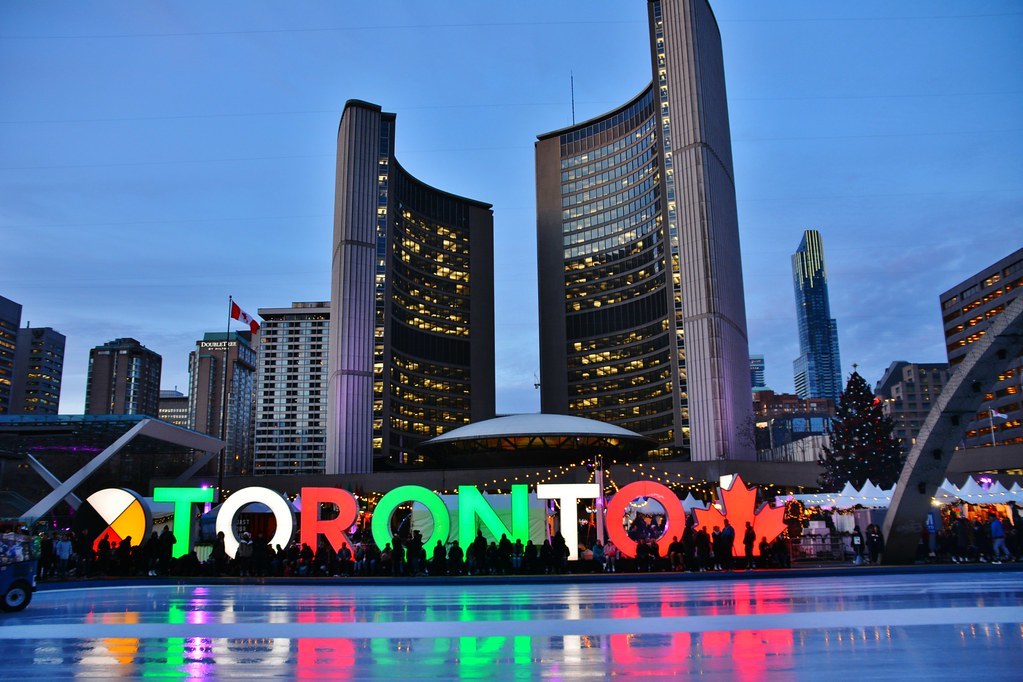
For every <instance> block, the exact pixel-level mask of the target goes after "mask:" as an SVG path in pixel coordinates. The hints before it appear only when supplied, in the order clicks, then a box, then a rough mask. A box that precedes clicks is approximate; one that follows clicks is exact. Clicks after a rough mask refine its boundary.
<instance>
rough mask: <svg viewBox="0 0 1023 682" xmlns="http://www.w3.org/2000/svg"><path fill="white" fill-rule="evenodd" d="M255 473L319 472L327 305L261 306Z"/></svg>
mask: <svg viewBox="0 0 1023 682" xmlns="http://www.w3.org/2000/svg"><path fill="white" fill-rule="evenodd" d="M259 316H260V317H261V318H263V325H262V327H261V328H260V330H259V357H258V371H257V374H256V439H255V455H254V456H255V460H254V463H253V468H252V471H253V473H254V474H257V475H260V474H265V475H272V474H322V473H324V471H325V470H326V461H325V456H326V452H327V447H326V446H327V348H328V344H329V343H330V339H329V335H330V302H329V301H323V302H319V303H317V302H307V303H292V304H291V307H290V308H260V309H259Z"/></svg>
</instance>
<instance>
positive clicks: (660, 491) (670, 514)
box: [607, 481, 686, 557]
mask: <svg viewBox="0 0 1023 682" xmlns="http://www.w3.org/2000/svg"><path fill="white" fill-rule="evenodd" d="M637 497H651V498H653V499H655V500H657V501H658V502H659V503H660V504H661V506H662V507H664V535H662V536H661V537H662V538H670V537H671V531H672V522H671V520H672V519H673V518H674V519H682V523H683V527H684V524H685V518H686V510H685V507H683V506H682V503H681V502H679V499H678V497H676V496H675V493H673V492H671V489H670V488H668V486H666V485H662V484H660V483H655V482H653V481H635V482H633V483H630V484H628V485H626V486H623V487H621V488H619V489H618V492H617V493H615V496H614V497H613V498H611V501H610V502H608V504H607V519H608V523H607V534H608V537H610V538H611V540H612V541H613V542H614V543H615V544H616V545H618V549H619V550H621V552H622V554H624V555H625V556H629V557H634V556H636V542H635V540H633V539H632V538H630V537H629V534H628V533H626V532H625V528H624V527H623V526H622V519H624V518H625V507H626V506H627V505H628V504H629V503H630V502H632V501H633V500H634V499H636V498H637ZM658 552H660V554H661V556H662V557H663V556H667V552H668V548H667V547H665V546H664V545H662V544H659V545H658Z"/></svg>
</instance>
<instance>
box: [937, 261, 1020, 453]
mask: <svg viewBox="0 0 1023 682" xmlns="http://www.w3.org/2000/svg"><path fill="white" fill-rule="evenodd" d="M1021 291H1023V249H1018V250H1016V251H1014V252H1013V253H1011V254H1009V255H1008V256H1006V257H1005V258H1002V259H1001V260H999V261H998V262H997V263H993V264H992V265H990V266H988V267H986V268H984V269H983V270H981V271H980V272H978V273H977V274H975V275H974V276H972V277H970V278H968V279H966V280H964V281H962V282H960V283H959V284H957V285H955V286H954V287H952V288H951V289H949V290H948V291H946V292H945V293H943V294H941V296H940V297H939V298H940V302H941V315H942V318H941V319H942V323H943V325H944V329H945V350H946V352H947V354H948V364H949V367H950V368H951V369H952V370H954V369H955V366H956V365H957V364H959V363H960V362H962V360H963V358H964V357H966V354H967V353H969V352H970V344H971V343H973V342H974V341H977V340H978V339H980V338H981V337H983V336H984V334H985V333H986V331H987V329H988V327H989V326H990V325H991V323H992V322H993V320H994V319H995V318H997V317H998V315H1000V314H1001V313H1002V312H1004V311H1005V307H1006V306H1007V305H1008V304H1009V303H1010V302H1012V301H1013V300H1015V299H1016V297H1017V296H1019V295H1020V292H1021ZM985 389H986V391H987V393H986V400H985V401H984V403H983V405H982V406H981V408H980V410H979V411H978V413H977V414H976V418H975V419H973V420H972V421H971V423H970V424H969V425H968V426H967V428H966V438H965V445H966V447H980V446H986V445H992V444H1002V443H1023V357H1015V358H1008V359H1006V361H1005V371H1004V372H1003V373H1002V374H1001V375H1000V376H999V377H998V381H997V382H995V384H994V385H993V386H986V387H985Z"/></svg>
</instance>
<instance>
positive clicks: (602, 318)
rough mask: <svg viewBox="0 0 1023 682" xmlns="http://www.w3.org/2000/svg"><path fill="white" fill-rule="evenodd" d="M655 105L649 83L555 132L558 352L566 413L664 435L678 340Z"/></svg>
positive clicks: (669, 433) (670, 414)
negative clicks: (621, 103) (599, 113)
mask: <svg viewBox="0 0 1023 682" xmlns="http://www.w3.org/2000/svg"><path fill="white" fill-rule="evenodd" d="M657 112H658V106H657V104H656V102H655V98H654V91H653V88H652V87H651V88H648V89H647V90H646V91H644V92H643V93H642V94H641V95H640V96H639V97H637V98H636V99H635V100H633V101H632V102H630V103H629V104H627V105H626V106H625V107H623V108H622V109H620V110H618V111H615V112H612V113H610V114H608V116H607V117H605V118H602V119H601V120H599V121H594V122H592V123H590V124H588V125H586V126H584V127H580V128H578V129H575V130H573V131H571V132H568V133H565V134H563V135H561V137H560V142H561V154H562V157H561V205H562V215H561V218H562V224H563V244H564V278H565V282H564V289H565V310H564V315H565V327H566V337H565V340H566V348H565V351H566V354H567V370H568V409H569V412H570V413H571V414H574V415H578V416H580V417H586V418H589V419H596V420H598V421H602V422H606V423H612V424H617V425H618V426H621V427H623V428H627V429H630V430H633V431H637V432H640V433H643V434H645V435H648V436H650V437H651V438H654V439H656V440H657V441H659V442H663V443H670V442H672V441H673V439H674V428H675V424H676V420H675V419H674V401H673V394H672V385H673V382H674V378H675V377H674V375H675V372H674V371H673V366H672V356H673V355H674V354H677V353H678V347H677V346H676V344H675V343H673V338H672V329H671V325H670V324H669V323H668V321H667V319H666V317H667V315H668V300H669V294H668V287H669V286H670V284H669V282H670V278H669V277H668V268H669V266H668V254H669V253H670V251H671V249H670V245H669V244H667V243H666V241H665V239H664V229H663V228H664V225H663V222H662V221H663V220H664V213H663V211H662V210H661V209H662V206H663V198H662V196H661V192H662V185H661V179H662V176H661V172H662V171H661V168H662V163H661V155H660V152H659V149H658V144H657V126H658V125H659V123H660V121H659V118H658V115H657ZM680 416H684V415H680ZM683 428H685V426H684V422H683Z"/></svg>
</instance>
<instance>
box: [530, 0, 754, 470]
mask: <svg viewBox="0 0 1023 682" xmlns="http://www.w3.org/2000/svg"><path fill="white" fill-rule="evenodd" d="M648 16H649V22H650V44H651V57H652V69H653V82H652V83H651V84H650V85H649V86H648V87H647V88H645V89H644V90H643V91H642V92H641V93H640V94H639V95H637V96H636V97H635V98H634V99H632V100H631V101H630V102H628V103H626V104H625V105H623V106H621V107H619V108H618V109H615V110H614V111H611V112H608V113H607V114H605V115H603V116H600V117H597V118H594V119H592V120H589V121H585V122H583V123H579V124H577V125H573V126H571V127H569V128H565V129H562V130H557V131H554V132H550V133H546V134H543V135H540V136H538V141H537V143H536V174H537V247H538V257H539V292H540V306H539V307H540V367H541V376H540V384H541V386H540V395H541V398H540V400H541V407H542V410H543V411H544V412H552V413H561V414H572V415H578V416H580V417H588V418H591V419H597V420H601V421H605V422H610V423H613V424H617V425H619V426H622V427H625V428H628V429H630V430H633V431H637V432H639V433H642V434H644V435H646V436H650V437H652V438H654V439H656V440H657V442H658V443H659V446H658V448H657V450H656V453H655V454H657V455H662V456H673V455H683V456H686V455H688V456H689V457H691V459H692V460H693V461H711V460H719V459H753V458H754V456H755V452H754V440H753V433H754V423H753V415H752V403H751V392H750V375H749V344H748V340H747V335H746V311H745V302H744V294H743V284H742V270H741V262H740V253H739V231H738V219H737V214H736V205H735V181H734V174H733V170H732V149H731V138H730V133H729V127H728V107H727V103H726V100H725V81H724V64H723V61H722V54H721V36H720V33H719V31H718V26H717V22H716V20H715V18H714V14H713V12H712V11H711V9H710V6H709V5H708V4H707V2H706V0H649V2H648Z"/></svg>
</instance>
